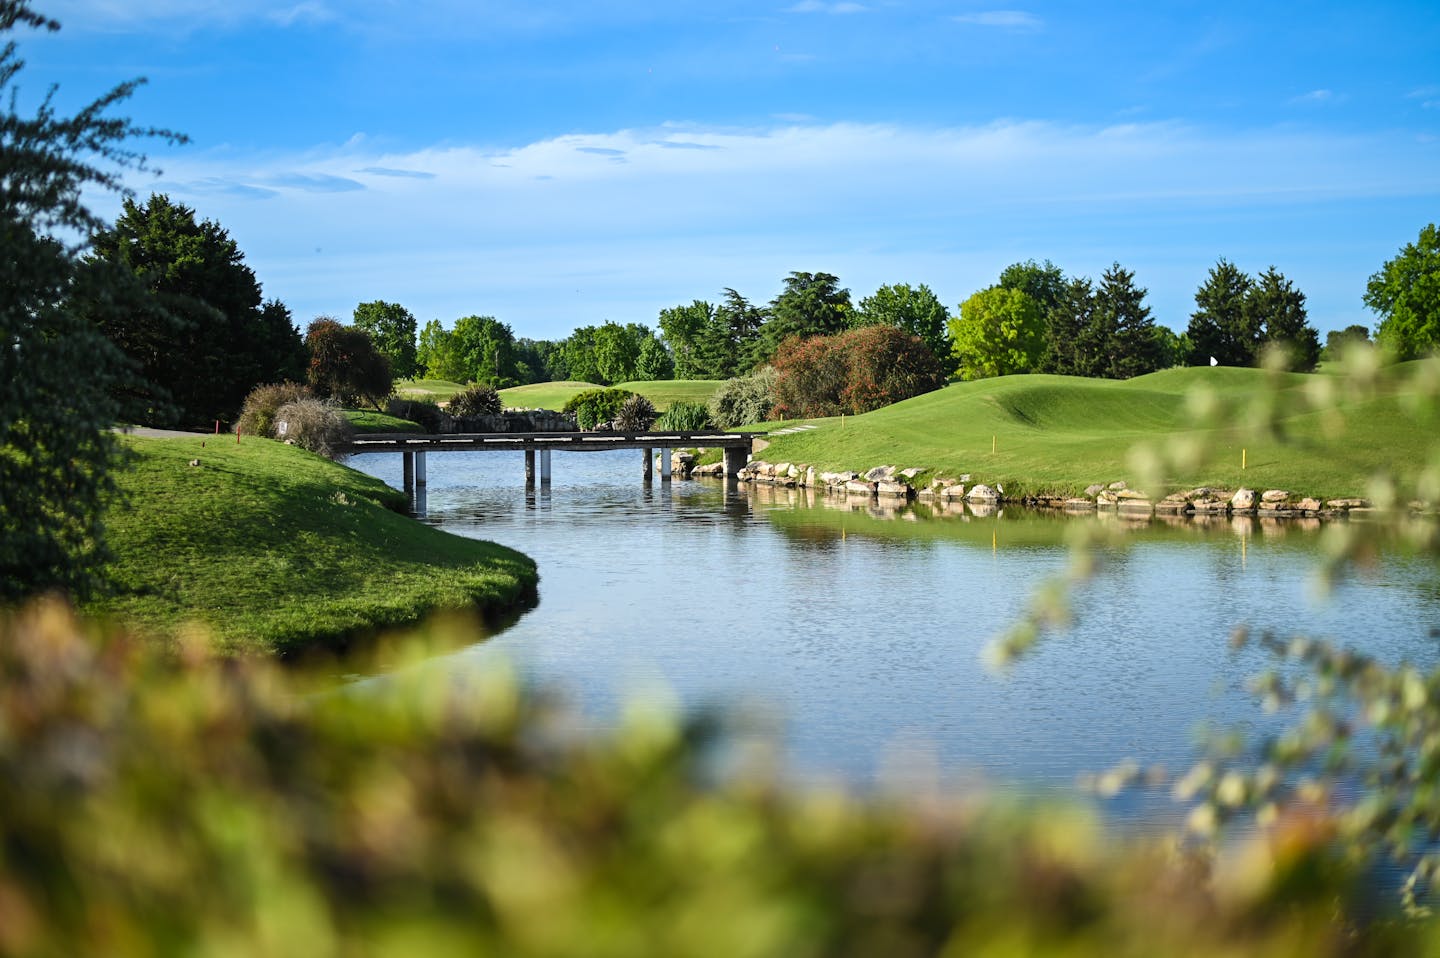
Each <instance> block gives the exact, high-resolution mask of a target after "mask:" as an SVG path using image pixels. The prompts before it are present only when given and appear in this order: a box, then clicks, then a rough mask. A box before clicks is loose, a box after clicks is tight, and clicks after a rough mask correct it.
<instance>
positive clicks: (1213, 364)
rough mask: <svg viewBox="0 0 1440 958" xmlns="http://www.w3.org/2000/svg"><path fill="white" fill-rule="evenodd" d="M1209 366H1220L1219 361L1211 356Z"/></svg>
mask: <svg viewBox="0 0 1440 958" xmlns="http://www.w3.org/2000/svg"><path fill="white" fill-rule="evenodd" d="M1210 365H1212V366H1218V365H1220V360H1218V359H1216V358H1215V357H1214V356H1211V357H1210Z"/></svg>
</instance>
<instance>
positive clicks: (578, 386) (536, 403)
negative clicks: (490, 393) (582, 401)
mask: <svg viewBox="0 0 1440 958" xmlns="http://www.w3.org/2000/svg"><path fill="white" fill-rule="evenodd" d="M604 388H605V387H604V386H598V385H596V384H595V383H584V382H575V381H573V380H563V381H560V382H553V383H531V384H530V385H528V386H512V387H511V388H509V389H502V390H500V401H501V402H502V403H504V404H505V408H507V409H559V408H560V407H562V406H564V405H565V403H566V402H568V401H569V399H570V397H571V396H574V395H576V394H577V393H583V392H584V391H585V390H587V389H604Z"/></svg>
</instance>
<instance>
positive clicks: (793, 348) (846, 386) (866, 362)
mask: <svg viewBox="0 0 1440 958" xmlns="http://www.w3.org/2000/svg"><path fill="white" fill-rule="evenodd" d="M775 371H776V381H775V409H774V414H775V415H776V416H779V417H781V418H785V419H805V418H815V417H819V416H838V415H842V414H848V415H852V416H853V415H859V414H861V413H866V412H870V411H871V410H873V409H879V408H880V407H882V406H888V405H890V404H891V403H896V402H900V401H901V400H902V399H909V398H911V397H912V396H918V395H920V394H921V393H927V392H930V391H932V390H935V389H939V388H940V387H941V386H943V385H945V372H944V369H943V368H942V367H941V365H940V362H939V360H937V359H936V358H935V355H934V354H933V353H932V352H930V349H929V347H927V346H926V345H925V342H924V341H923V340H922V339H920V337H918V336H913V335H911V334H909V333H907V332H905V331H903V330H901V329H897V328H896V327H894V326H867V327H863V328H861V329H852V330H849V331H847V332H844V333H838V334H836V335H834V336H813V337H811V338H809V339H790V340H787V341H786V342H784V343H782V344H781V346H780V350H779V352H777V353H776V354H775Z"/></svg>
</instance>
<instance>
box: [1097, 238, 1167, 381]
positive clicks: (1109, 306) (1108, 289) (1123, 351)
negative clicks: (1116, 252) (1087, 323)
mask: <svg viewBox="0 0 1440 958" xmlns="http://www.w3.org/2000/svg"><path fill="white" fill-rule="evenodd" d="M1146 292H1147V290H1145V289H1144V288H1142V287H1137V286H1136V285H1135V274H1134V273H1132V272H1130V271H1129V270H1127V269H1124V268H1123V267H1121V265H1120V264H1119V263H1114V264H1112V265H1111V267H1110V268H1109V269H1107V270H1106V271H1105V274H1104V275H1103V276H1102V277H1101V278H1100V286H1099V288H1098V289H1096V290H1095V311H1094V316H1095V319H1094V323H1095V325H1096V326H1098V327H1101V328H1103V329H1104V330H1105V331H1106V333H1107V339H1106V342H1107V346H1108V348H1107V349H1106V350H1105V354H1106V356H1107V360H1108V361H1107V362H1106V363H1105V369H1104V371H1103V372H1101V373H1100V375H1102V376H1105V377H1106V378H1109V379H1130V378H1132V377H1134V376H1142V375H1144V374H1145V373H1153V372H1154V371H1155V370H1157V369H1160V368H1161V367H1162V366H1163V365H1164V357H1163V356H1162V348H1161V342H1160V340H1159V339H1157V338H1156V336H1155V321H1154V320H1153V319H1151V318H1150V307H1148V306H1146V305H1145V294H1146Z"/></svg>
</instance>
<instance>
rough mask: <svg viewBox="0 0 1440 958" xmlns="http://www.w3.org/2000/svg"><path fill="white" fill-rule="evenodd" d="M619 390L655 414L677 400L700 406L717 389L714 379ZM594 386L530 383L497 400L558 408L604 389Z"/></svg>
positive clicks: (656, 382) (641, 383)
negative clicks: (650, 407)
mask: <svg viewBox="0 0 1440 958" xmlns="http://www.w3.org/2000/svg"><path fill="white" fill-rule="evenodd" d="M616 386H617V387H618V388H620V389H628V390H630V391H631V392H632V393H639V394H640V395H642V396H644V397H645V398H646V399H648V400H650V402H652V403H654V405H655V411H656V412H664V411H665V410H667V409H669V408H670V407H671V405H673V404H674V403H677V402H679V401H681V400H684V401H686V402H698V403H703V402H705V401H706V400H707V399H709V398H710V394H711V393H713V392H714V391H715V390H716V389H718V388H720V380H718V379H656V380H644V381H636V382H629V383H616ZM604 388H605V387H604V386H597V385H596V384H594V383H582V382H568V381H567V382H554V383H532V384H531V385H529V386H515V387H512V388H510V389H502V390H500V401H501V402H503V403H504V404H505V405H506V407H507V408H510V409H559V408H560V407H562V406H564V405H565V403H566V402H568V401H569V400H570V398H571V397H572V396H576V395H579V394H580V393H582V392H585V391H586V390H587V389H604Z"/></svg>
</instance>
